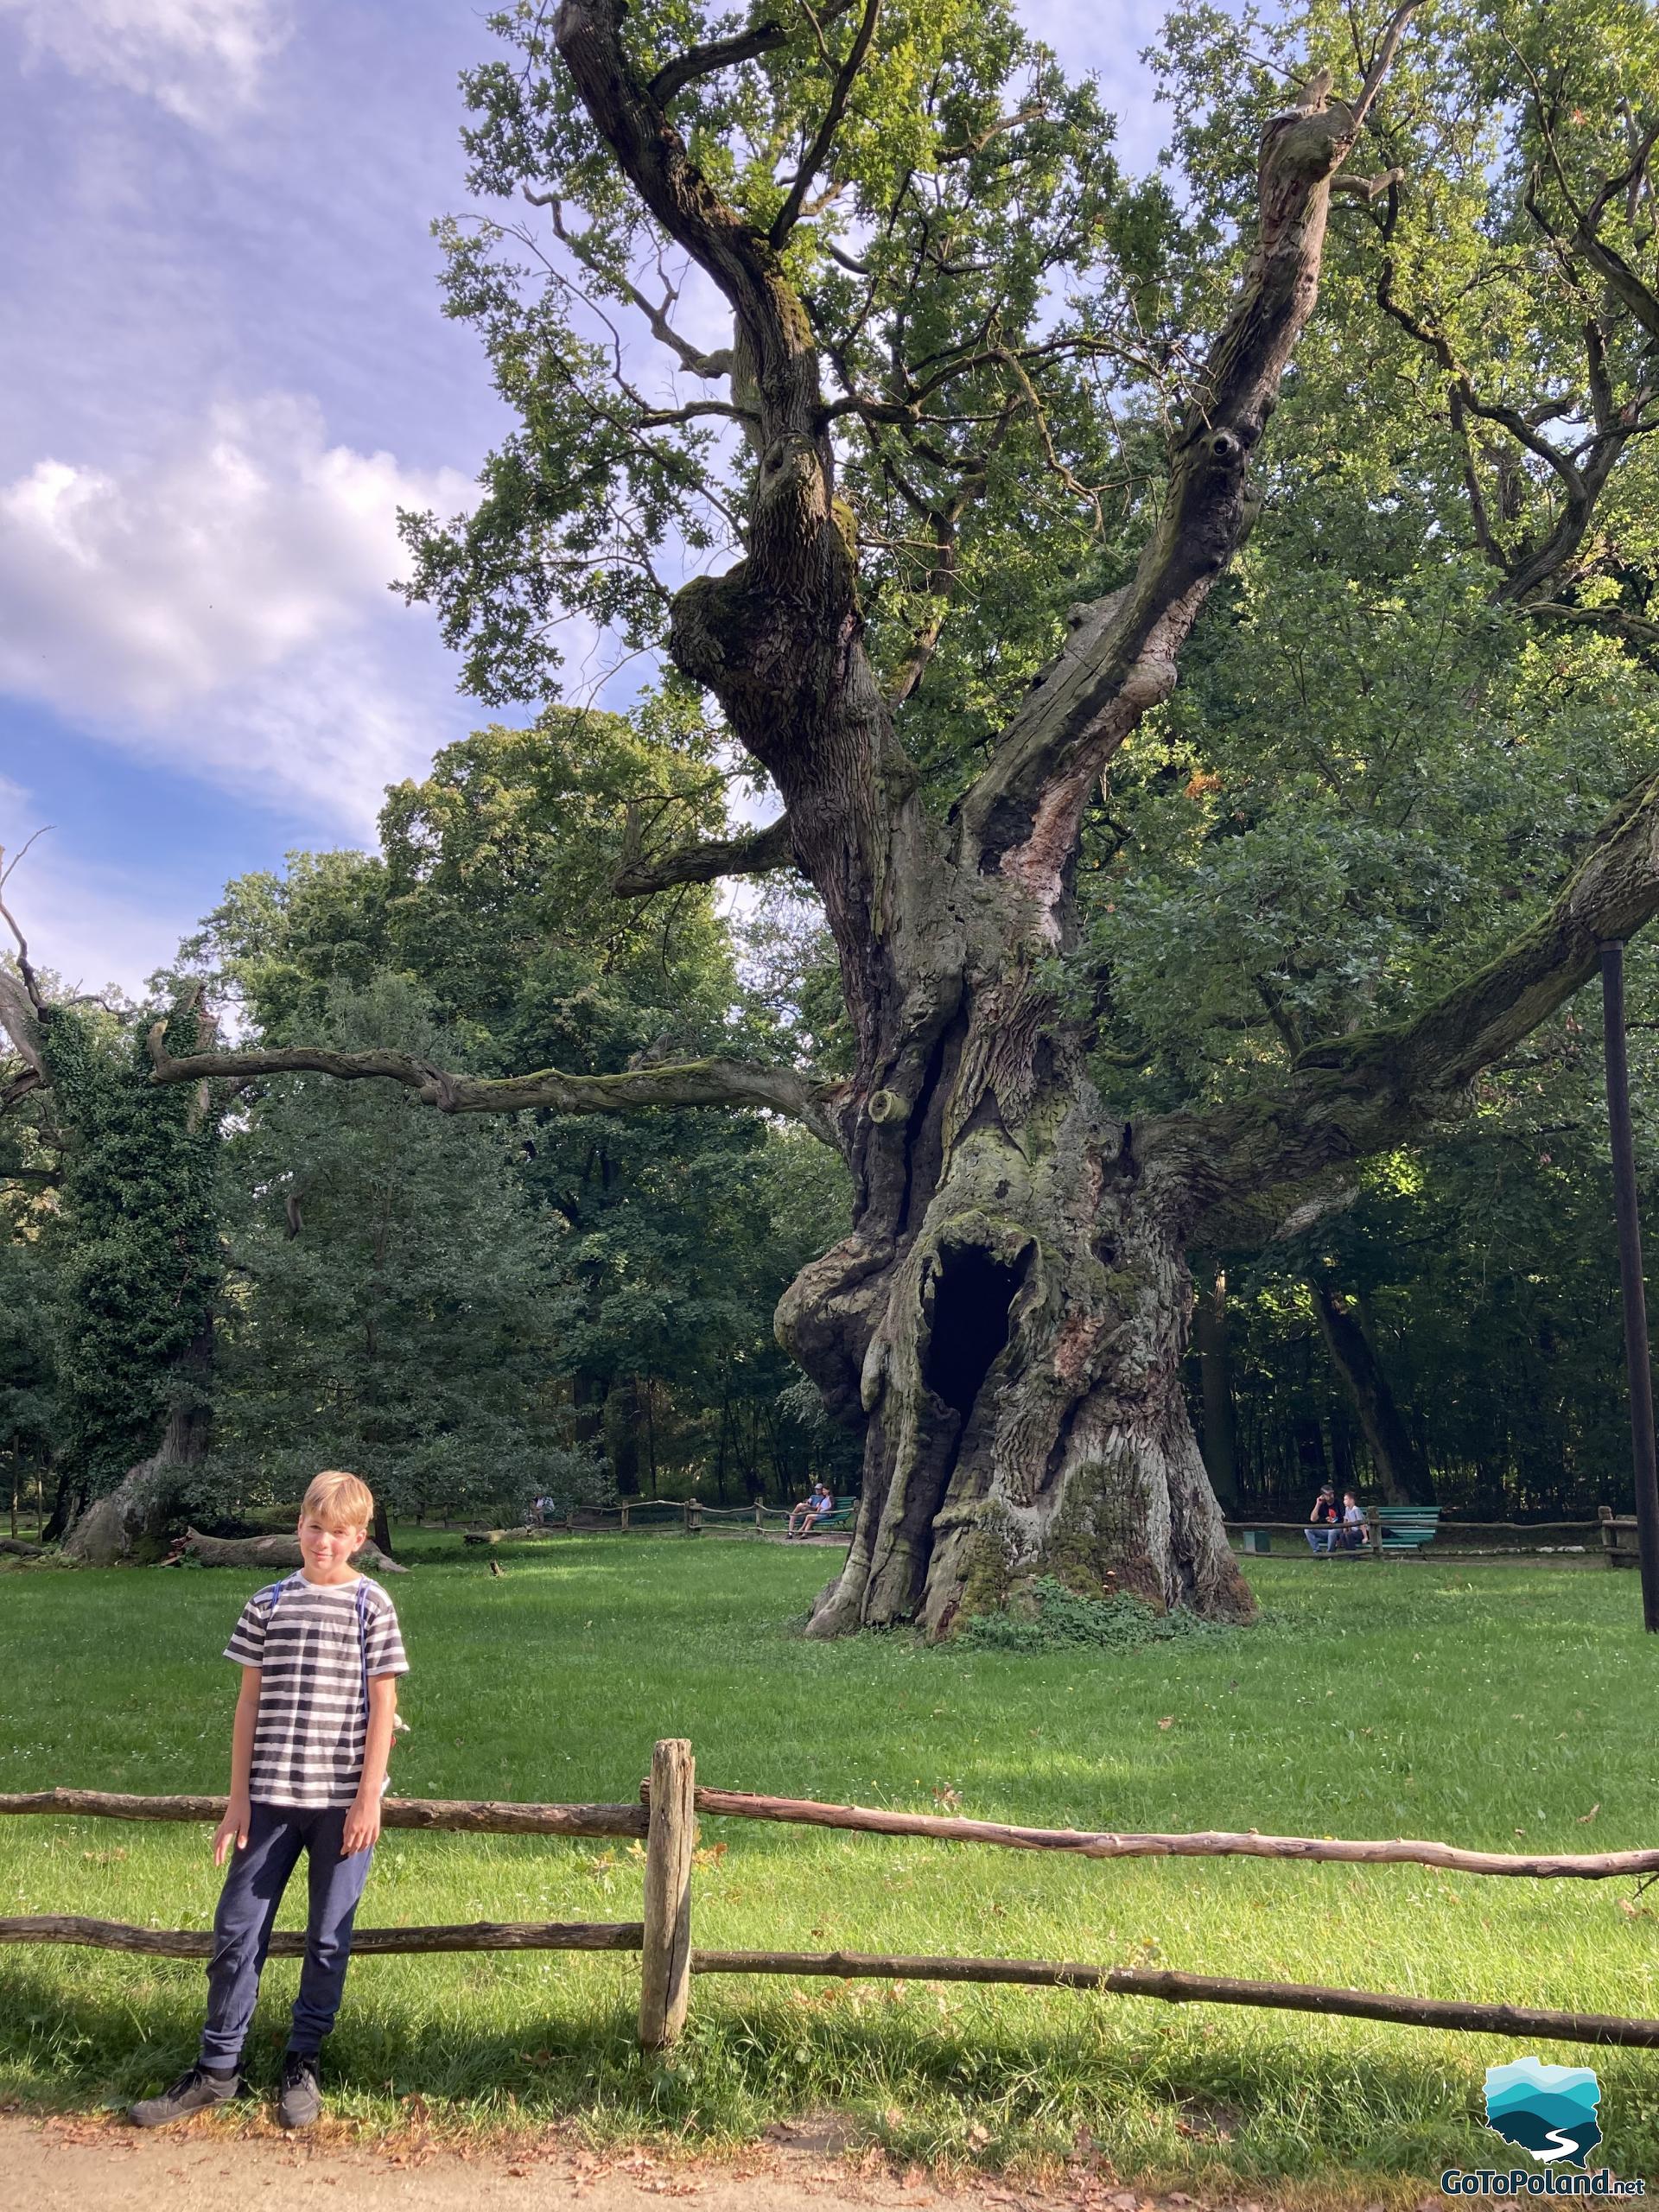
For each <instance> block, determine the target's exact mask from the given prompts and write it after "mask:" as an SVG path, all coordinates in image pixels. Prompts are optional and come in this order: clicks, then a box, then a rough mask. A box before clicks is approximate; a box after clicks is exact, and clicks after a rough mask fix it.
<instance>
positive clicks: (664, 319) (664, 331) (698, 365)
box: [524, 185, 733, 420]
mask: <svg viewBox="0 0 1659 2212" xmlns="http://www.w3.org/2000/svg"><path fill="white" fill-rule="evenodd" d="M524 198H525V199H526V200H528V201H529V203H530V205H531V207H545V208H546V209H548V211H549V213H550V215H551V218H552V222H553V235H554V237H555V238H557V239H558V241H559V243H560V245H563V246H564V247H566V248H567V249H568V250H569V252H571V253H572V254H574V255H575V258H576V259H577V260H578V261H579V262H581V264H582V267H583V268H584V269H588V270H592V271H593V272H594V275H595V276H596V277H601V278H602V279H603V280H604V282H605V283H608V284H614V285H615V286H616V288H617V289H618V290H619V291H620V293H621V295H622V296H623V298H624V299H625V300H627V301H629V302H631V303H632V305H633V306H634V307H636V308H639V312H640V314H641V315H644V317H645V321H646V322H647V324H648V325H649V326H650V328H651V334H652V337H653V338H654V339H655V340H657V342H658V345H660V346H667V347H668V349H669V351H670V353H676V354H677V355H678V356H679V359H680V363H681V365H682V366H683V368H686V369H688V370H690V373H691V374H692V375H693V376H694V377H703V378H707V379H709V381H711V382H712V381H713V380H714V379H715V378H719V377H728V376H730V374H731V373H732V367H733V354H732V349H731V347H730V346H721V348H720V350H719V351H718V352H717V353H702V352H701V351H700V350H699V349H698V348H697V347H696V346H693V345H692V344H691V343H690V340H687V339H684V338H682V337H681V335H680V334H679V332H678V331H677V330H676V329H675V328H674V327H673V325H672V324H671V322H670V321H669V319H668V311H669V309H670V308H671V307H672V306H673V305H674V302H675V301H676V300H677V298H678V296H679V295H678V294H677V292H675V291H673V290H672V289H670V290H669V292H668V296H667V297H666V298H665V299H664V301H663V302H662V303H661V304H660V306H659V305H658V303H657V302H655V301H653V300H651V299H648V298H647V297H646V296H645V293H644V292H642V291H641V290H640V289H639V286H638V285H637V284H632V283H629V281H628V279H627V278H626V277H618V276H617V275H616V274H615V272H614V271H613V270H606V269H604V268H603V267H601V264H600V263H599V261H598V260H597V258H596V257H595V256H594V253H593V252H592V251H591V250H590V248H589V246H588V241H587V239H586V238H584V237H583V235H582V232H580V231H568V230H566V228H565V226H564V203H563V201H562V200H560V198H559V196H558V194H557V193H556V192H532V191H531V188H530V187H529V186H528V185H526V186H525V187H524ZM664 419H669V420H671V419H673V418H672V417H668V418H664Z"/></svg>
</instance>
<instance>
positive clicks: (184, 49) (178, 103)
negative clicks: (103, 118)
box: [0, 0, 288, 128]
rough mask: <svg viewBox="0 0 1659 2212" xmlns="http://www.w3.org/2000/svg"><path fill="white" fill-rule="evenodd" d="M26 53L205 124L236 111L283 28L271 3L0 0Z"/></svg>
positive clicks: (246, 101)
mask: <svg viewBox="0 0 1659 2212" xmlns="http://www.w3.org/2000/svg"><path fill="white" fill-rule="evenodd" d="M0 14H4V15H10V16H17V17H18V18H20V19H21V22H22V29H23V35H24V38H25V40H26V41H27V43H28V47H29V54H30V56H31V58H32V59H35V60H38V59H40V58H41V56H43V55H48V54H49V55H50V56H51V57H52V58H53V59H54V60H57V61H60V62H61V63H62V64H63V66H64V67H66V68H67V69H69V70H71V71H73V73H74V74H75V75H76V76H78V77H99V78H102V79H105V81H106V82H108V83H112V84H116V85H118V86H121V87H122V88H123V90H124V91H126V92H138V93H141V94H143V96H144V97H145V98H146V99H153V100H156V102H158V103H159V105H161V106H162V107H164V108H166V109H167V110H168V111H169V112H170V113H172V114H174V115H176V116H180V117H181V118H183V119H184V120H185V121H186V122H187V123H194V124H200V125H201V126H203V127H204V128H211V127H212V126H213V124H216V123H218V122H219V121H220V120H222V119H223V118H224V116H225V114H226V110H227V109H238V108H245V107H246V106H248V105H250V103H251V101H252V100H253V99H254V97H255V94H256V92H257V89H258V79H259V74H260V72H261V70H262V69H263V67H264V64H265V62H266V61H267V60H269V59H270V56H271V55H272V54H275V53H276V52H277V48H279V47H280V46H281V45H282V44H283V40H284V39H285V38H286V36H287V35H288V26H287V24H286V22H284V21H283V20H282V19H281V18H280V17H279V15H278V12H277V6H276V5H275V4H273V0H0Z"/></svg>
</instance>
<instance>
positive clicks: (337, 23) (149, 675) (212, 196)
mask: <svg viewBox="0 0 1659 2212" xmlns="http://www.w3.org/2000/svg"><path fill="white" fill-rule="evenodd" d="M1160 12H1161V10H1160V6H1159V5H1158V4H1155V3H1154V0H1126V4H1122V5H1118V6H1113V5H1109V4H1102V5H1098V6H1094V7H1091V6H1089V5H1088V4H1086V0H1049V4H1037V0H1032V4H1030V5H1029V6H1028V8H1027V13H1028V14H1029V16H1031V18H1032V20H1033V22H1034V23H1039V24H1040V27H1041V29H1042V30H1043V32H1044V33H1045V35H1046V36H1048V37H1049V38H1050V39H1051V40H1052V41H1053V42H1054V43H1055V44H1056V45H1058V47H1059V48H1060V49H1061V51H1062V53H1063V54H1065V58H1066V59H1067V60H1068V61H1070V62H1071V64H1072V65H1073V66H1075V67H1080V68H1094V69H1096V70H1098V71H1099V72H1100V73H1101V75H1102V78H1103V80H1104V83H1105V86H1106V90H1107V93H1108V96H1109V99H1110V100H1111V101H1112V103H1113V104H1114V105H1116V106H1117V108H1118V109H1119V111H1120V116H1121V137H1122V143H1123V149H1124V152H1125V155H1126V156H1127V157H1128V159H1129V161H1130V162H1133V163H1134V164H1135V165H1137V166H1139V165H1143V164H1149V163H1150V162H1151V161H1152V159H1153V158H1154V156H1155V153H1156V149H1157V145H1158V142H1159V135H1160V133H1159V125H1160V119H1161V118H1160V117H1159V115H1158V114H1157V112H1156V111H1154V108H1153V105H1152V102H1151V98H1150V91H1149V87H1148V85H1147V79H1146V78H1145V76H1144V74H1143V73H1142V72H1141V68H1140V67H1139V64H1138V62H1137V61H1136V60H1135V55H1136V54H1138V52H1139V50H1140V48H1141V47H1142V46H1144V45H1145V44H1146V42H1147V39H1148V38H1149V37H1150V36H1151V35H1152V33H1153V30H1154V28H1155V25H1156V22H1157V19H1158V16H1159V15H1160ZM485 14H486V10H485V9H484V8H482V7H480V6H474V5H466V6H463V5H461V4H458V0H401V3H400V4H397V5H394V4H392V0H0V71H3V73H4V76H5V79H6V83H7V98H6V101H5V111H6V114H7V118H8V129H7V132H6V135H5V138H4V142H3V143H0V181H3V188H4V196H5V204H6V206H7V207H8V208H9V210H10V220H9V222H8V224H7V225H6V226H5V229H4V232H3V236H0V283H3V288H4V296H5V297H6V299H7V301H8V303H9V309H10V312H9V314H8V315H7V317H6V318H5V321H4V324H3V327H0V379H3V388H4V390H5V391H6V394H7V398H8V406H7V409H6V410H5V412H4V416H3V419H0V844H3V845H4V846H5V847H7V848H8V849H11V850H16V847H17V845H18V844H19V842H21V840H22V837H23V836H27V835H28V834H29V832H30V831H32V830H34V829H38V828H39V827H41V825H42V824H45V823H50V824H53V825H54V827H53V829H52V830H51V834H50V835H49V836H46V837H44V838H42V839H41V842H39V843H38V844H37V845H36V846H35V849H34V850H33V851H32V852H31V853H30V855H29V858H28V860H27V861H25V862H24V863H23V865H22V868H20V869H19V871H18V873H17V874H16V876H15V877H14V879H13V880H12V886H11V894H10V895H11V899H12V903H13V904H14V906H15V907H16V911H17V912H18V915H19V918H20V919H21V920H22V923H23V925H24V927H25V929H26V930H27V931H28V932H29V938H30V943H31V950H33V951H34V952H35V955H36V957H38V958H39V959H40V960H41V961H42V962H43V963H46V964H48V965H49V966H51V967H53V968H55V969H58V970H60V972H61V973H63V974H64V975H65V976H67V977H68V978H69V979H70V980H71V981H73V982H79V983H81V984H83V985H85V986H86V988H98V987H99V986H101V985H103V984H105V983H107V982H118V983H120V984H122V985H124V986H125V987H127V988H136V987H137V985H138V984H139V983H141V982H142V980H143V977H144V976H145V975H146V974H147V973H148V972H149V970H150V969H152V968H154V967H155V966H156V964H157V963H160V962H162V961H163V960H165V959H167V958H168V957H169V956H170V955H171V953H172V951H173V949H174V947H175V944H176V943H177V940H178V938H179V937H180V936H181V934H182V933H183V932H184V931H187V930H188V929H189V928H190V927H192V926H193V925H194V923H195V921H196V920H197V919H198V918H199V917H200V915H201V914H202V913H204V912H206V911H207V909H208V908H209V907H211V906H212V905H213V903H214V900H215V899H216V897H217V894H218V892H219V887H220V886H221V885H222V884H223V882H224V881H225V880H226V877H228V876H230V875H232V874H238V873H239V872H241V871H243V870H245V869H247V868H260V867H266V868H270V867H279V866H280V865H281V861H282V858H283V854H284V853H285V852H287V851H289V850H291V849H296V848H302V847H307V846H309V847H318V846H326V845H338V844H343V843H360V842H369V841H370V840H371V839H372V824H373V817H374V814H375V810H376V808H377V806H378V799H379V794H380V791H381V790H382V788H383V786H384V785H385V784H386V783H387V782H388V781H389V780H391V779H393V778H395V777H399V776H404V775H409V774H413V773H418V772H420V770H421V769H422V768H423V766H424V765H425V763H426V762H427V761H428V760H429V759H430V757H431V755H432V753H433V752H434V751H435V748H436V747H438V746H440V745H442V744H445V743H447V742H448V741H450V740H451V739H453V738H454V737H457V736H459V735H461V734H463V733H464V732H465V731H466V730H467V728H471V727H473V726H474V724H475V723H476V722H478V721H480V720H482V719H484V716H483V715H482V712H481V710H480V709H478V708H477V707H476V705H474V704H473V703H472V702H467V701H466V700H463V699H461V698H459V697H458V696H456V692H455V688H454V666H453V664H452V662H451V661H450V659H449V657H448V655H447V654H446V652H444V650H443V648H442V645H441V643H440V641H439V640H438V639H437V636H436V633H435V626H434V624H433V622H432V620H431V617H430V615H429V613H427V612H425V611H424V610H423V609H415V610H412V611H411V610H410V609H407V608H405V607H404V606H403V604H402V602H401V601H398V600H397V599H396V598H395V597H394V596H393V595H392V594H391V592H390V591H389V589H388V588H387V587H388V585H389V583H390V582H391V579H392V578H393V577H394V576H396V575H397V574H398V573H399V570H400V568H401V552H400V549H399V547H398V545H397V537H396V531H395V524H394V515H395V512H396V509H397V506H398V505H416V506H428V505H435V506H437V507H438V508H439V509H440V510H442V511H443V512H454V511H456V510H457V509H458V508H460V507H461V506H463V505H465V504H466V502H467V496H468V489H469V486H470V485H471V483H472V480H473V479H474V476H475V474H476V472H477V470H478V467H479V465H480V461H481V460H482V459H483V456H484V454H485V453H486V451H487V450H488V448H489V447H490V446H491V444H492V443H493V442H494V441H495V439H496V438H497V437H498V436H499V434H500V431H501V429H502V427H503V425H502V419H501V416H500V413H499V408H498V406H497V404H496V402H495V400H494V397H493V394H492V392H491V391H490V388H489V385H488V382H487V379H486V375H485V372H484V367H483V364H482V360H481V358H480V353H479V350H478V348H477V346H476V343H475V341H474V338H473V336H472V334H471V333H470V332H469V331H467V329H465V328H463V327H458V326H456V325H454V324H451V323H449V322H448V321H445V320H444V319H443V317H442V315H441V314H440V313H439V310H438V303H437V294H436V289H435V272H436V255H435V247H434V246H433V245H432V242H431V240H430V238H429V235H428V225H429V221H430V219H432V218H433V217H434V216H435V215H438V214H442V213H446V212H449V211H452V210H458V209H460V208H461V207H463V206H464V204H465V194H464V192H463V189H462V186H461V166H462V164H461V150H460V146H459V139H458V132H459V128H460V124H461V102H460V99H459V96H458V93H457V91H456V78H457V75H458V73H460V71H461V69H463V68H464V67H467V66H468V65H470V64H472V63H474V62H475V61H478V60H481V59H483V58H485V57H486V55H487V54H489V52H490V51H491V49H492V48H493V43H494V41H493V39H492V37H491V35H490V33H489V32H488V30H487V29H486V27H485V22H484V17H485Z"/></svg>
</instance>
